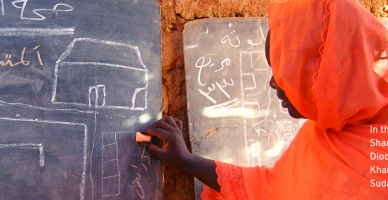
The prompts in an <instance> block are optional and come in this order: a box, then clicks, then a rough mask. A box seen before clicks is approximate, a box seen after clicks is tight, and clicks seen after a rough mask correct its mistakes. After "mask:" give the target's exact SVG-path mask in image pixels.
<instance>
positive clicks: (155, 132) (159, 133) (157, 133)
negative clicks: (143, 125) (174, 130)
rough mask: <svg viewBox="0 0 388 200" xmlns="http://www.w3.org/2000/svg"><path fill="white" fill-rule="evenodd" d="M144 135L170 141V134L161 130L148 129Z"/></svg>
mask: <svg viewBox="0 0 388 200" xmlns="http://www.w3.org/2000/svg"><path fill="white" fill-rule="evenodd" d="M144 133H146V134H148V135H152V136H156V137H158V138H160V139H162V140H168V141H170V140H171V132H170V131H167V130H165V129H162V128H148V129H146V130H145V131H144Z"/></svg>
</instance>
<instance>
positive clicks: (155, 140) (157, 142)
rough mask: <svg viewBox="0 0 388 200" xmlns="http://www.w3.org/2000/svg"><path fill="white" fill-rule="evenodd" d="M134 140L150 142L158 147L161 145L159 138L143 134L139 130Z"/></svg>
mask: <svg viewBox="0 0 388 200" xmlns="http://www.w3.org/2000/svg"><path fill="white" fill-rule="evenodd" d="M136 142H150V143H152V144H155V145H157V146H158V147H162V146H163V142H162V140H161V139H159V138H157V137H155V136H151V135H144V134H143V133H140V132H136Z"/></svg>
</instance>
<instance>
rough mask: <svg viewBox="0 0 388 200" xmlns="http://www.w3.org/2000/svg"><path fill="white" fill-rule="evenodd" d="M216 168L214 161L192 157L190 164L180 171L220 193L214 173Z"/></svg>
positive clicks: (216, 176)
mask: <svg viewBox="0 0 388 200" xmlns="http://www.w3.org/2000/svg"><path fill="white" fill-rule="evenodd" d="M216 167H217V165H216V164H215V163H214V160H210V159H207V158H202V157H199V156H196V155H193V157H192V159H191V160H190V162H189V163H187V165H185V166H184V167H182V168H181V169H180V170H182V171H183V172H185V173H188V174H190V175H192V176H195V177H196V178H197V179H198V180H200V181H201V182H202V183H204V184H206V185H207V186H209V187H211V188H212V189H214V190H216V191H218V192H220V188H221V187H220V185H219V184H218V182H217V179H218V175H217V173H216Z"/></svg>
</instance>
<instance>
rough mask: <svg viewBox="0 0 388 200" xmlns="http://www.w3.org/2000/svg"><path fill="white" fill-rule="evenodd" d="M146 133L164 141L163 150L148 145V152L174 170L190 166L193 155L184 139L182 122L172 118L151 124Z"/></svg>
mask: <svg viewBox="0 0 388 200" xmlns="http://www.w3.org/2000/svg"><path fill="white" fill-rule="evenodd" d="M144 133H146V134H148V135H152V136H156V137H158V138H160V139H162V140H163V141H164V144H163V146H162V148H159V147H158V146H157V145H154V144H148V146H147V148H146V149H147V151H148V152H149V153H151V154H152V155H154V156H156V157H157V158H158V159H159V160H161V161H162V162H164V163H165V164H166V165H168V166H170V167H172V168H178V169H182V168H183V167H185V166H187V165H189V163H190V162H191V160H192V158H193V155H192V154H191V153H190V152H189V150H188V149H187V147H186V144H185V141H184V140H183V137H182V121H180V120H179V119H175V118H173V117H171V116H168V117H165V118H163V119H161V120H159V121H157V122H155V123H153V124H151V125H150V126H149V127H148V128H147V130H145V131H144Z"/></svg>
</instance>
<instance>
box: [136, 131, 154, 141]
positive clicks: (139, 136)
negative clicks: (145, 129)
mask: <svg viewBox="0 0 388 200" xmlns="http://www.w3.org/2000/svg"><path fill="white" fill-rule="evenodd" d="M136 142H151V136H150V135H144V134H142V133H140V132H136Z"/></svg>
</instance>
